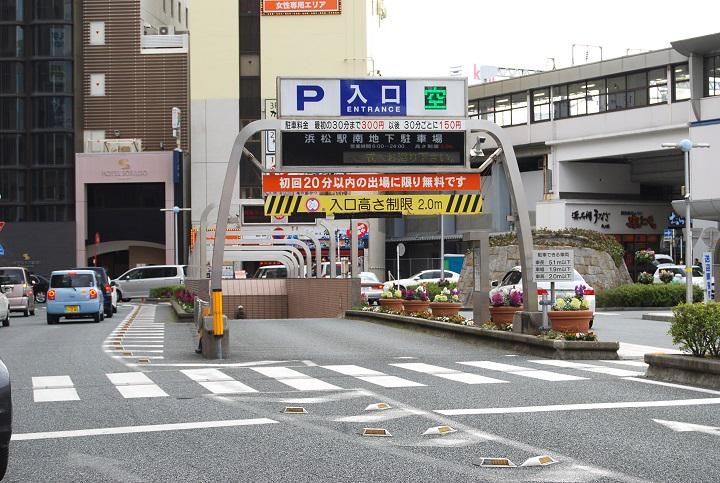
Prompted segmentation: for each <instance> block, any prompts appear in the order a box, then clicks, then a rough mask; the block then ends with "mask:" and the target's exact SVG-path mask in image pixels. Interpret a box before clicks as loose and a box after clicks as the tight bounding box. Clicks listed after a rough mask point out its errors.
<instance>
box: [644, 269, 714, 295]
mask: <svg viewBox="0 0 720 483" xmlns="http://www.w3.org/2000/svg"><path fill="white" fill-rule="evenodd" d="M662 271H666V272H670V273H672V274H673V277H674V279H675V282H678V283H685V265H675V264H672V263H663V264H660V265H658V267H657V269H656V270H655V273H654V274H653V283H663V282H662V280H660V272H662ZM692 284H693V285H697V286H698V287H700V288H702V289H705V277H704V276H703V271H702V268H700V267H699V266H697V265H693V266H692ZM712 286H713V288H714V287H715V277H713V278H712Z"/></svg>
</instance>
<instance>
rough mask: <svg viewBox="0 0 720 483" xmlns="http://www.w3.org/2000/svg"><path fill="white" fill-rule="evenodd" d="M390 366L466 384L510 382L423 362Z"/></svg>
mask: <svg viewBox="0 0 720 483" xmlns="http://www.w3.org/2000/svg"><path fill="white" fill-rule="evenodd" d="M390 365H391V366H396V367H400V368H402V369H407V370H409V371H415V372H422V373H424V374H430V375H432V376H436V377H441V378H443V379H449V380H451V381H456V382H462V383H464V384H498V383H506V382H508V381H502V380H500V379H493V378H492V377H485V376H480V375H478V374H470V373H469V372H461V371H456V370H454V369H448V368H446V367H440V366H433V365H431V364H423V363H421V362H408V363H401V364H399V363H396V364H390Z"/></svg>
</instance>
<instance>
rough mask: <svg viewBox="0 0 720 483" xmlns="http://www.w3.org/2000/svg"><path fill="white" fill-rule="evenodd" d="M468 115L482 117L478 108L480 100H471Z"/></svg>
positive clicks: (473, 117)
mask: <svg viewBox="0 0 720 483" xmlns="http://www.w3.org/2000/svg"><path fill="white" fill-rule="evenodd" d="M467 112H468V117H469V118H470V119H478V118H479V117H480V110H479V108H478V101H470V102H468V106H467Z"/></svg>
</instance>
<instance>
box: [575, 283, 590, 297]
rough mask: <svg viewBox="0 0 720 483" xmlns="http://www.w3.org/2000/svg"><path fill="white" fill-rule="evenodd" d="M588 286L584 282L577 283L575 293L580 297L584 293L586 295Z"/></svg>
mask: <svg viewBox="0 0 720 483" xmlns="http://www.w3.org/2000/svg"><path fill="white" fill-rule="evenodd" d="M586 288H587V287H586V286H585V285H583V284H580V285H575V295H577V296H578V297H582V296H583V295H585V289H586Z"/></svg>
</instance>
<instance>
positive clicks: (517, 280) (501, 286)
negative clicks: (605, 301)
mask: <svg viewBox="0 0 720 483" xmlns="http://www.w3.org/2000/svg"><path fill="white" fill-rule="evenodd" d="M574 274H575V276H574V278H573V280H572V281H570V282H555V298H556V299H557V298H560V297H573V296H575V287H577V286H578V285H584V286H585V289H584V293H583V298H584V299H587V301H588V303H589V304H590V310H592V312H593V319H594V318H595V289H593V288H592V287H591V286H590V285H589V284H588V283H587V282H586V281H585V279H584V278H583V277H582V275H580V274H579V273H578V271H577V270H574ZM492 286H493V288H491V289H490V294H489V297H492V296H493V295H494V294H495V293H497V292H503V293H509V292H510V291H511V290H523V286H522V269H521V268H520V267H519V266H517V267H513V268H512V270H510V271H509V272H508V273H506V274H505V276H504V277H503V278H502V280H500V281H497V280H495V281H493V282H492ZM537 288H538V294H540V293H542V292H547V295H548V297H549V296H550V282H537ZM540 301H541V297H540V296H539V295H538V310H540V311H542V306H540ZM590 327H592V320H591V321H590Z"/></svg>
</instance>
